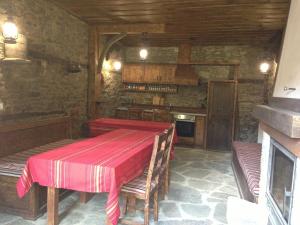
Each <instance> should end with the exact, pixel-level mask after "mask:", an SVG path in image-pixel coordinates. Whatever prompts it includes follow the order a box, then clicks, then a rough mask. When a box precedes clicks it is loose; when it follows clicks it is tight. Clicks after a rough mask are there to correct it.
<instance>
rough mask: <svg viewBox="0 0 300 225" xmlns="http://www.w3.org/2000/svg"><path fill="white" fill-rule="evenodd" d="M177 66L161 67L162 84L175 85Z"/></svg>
mask: <svg viewBox="0 0 300 225" xmlns="http://www.w3.org/2000/svg"><path fill="white" fill-rule="evenodd" d="M176 68H177V66H176V65H163V66H161V67H160V71H159V78H160V83H162V84H175V73H176Z"/></svg>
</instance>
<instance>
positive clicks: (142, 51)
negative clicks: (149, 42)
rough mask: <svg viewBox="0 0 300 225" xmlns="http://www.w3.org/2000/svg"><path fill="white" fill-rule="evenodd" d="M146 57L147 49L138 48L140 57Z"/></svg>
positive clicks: (143, 58) (142, 58) (144, 58)
mask: <svg viewBox="0 0 300 225" xmlns="http://www.w3.org/2000/svg"><path fill="white" fill-rule="evenodd" d="M147 57H148V50H147V49H146V48H142V49H141V50H140V58H141V60H146V59H147Z"/></svg>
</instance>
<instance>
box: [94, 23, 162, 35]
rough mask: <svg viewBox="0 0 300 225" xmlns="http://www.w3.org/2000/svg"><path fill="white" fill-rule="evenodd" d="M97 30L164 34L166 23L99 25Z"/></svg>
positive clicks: (100, 31)
mask: <svg viewBox="0 0 300 225" xmlns="http://www.w3.org/2000/svg"><path fill="white" fill-rule="evenodd" d="M96 27H97V31H98V33H101V34H120V33H126V34H141V33H152V34H162V33H165V30H166V26H165V24H148V23H146V24H145V23H138V24H119V25H97V26H96Z"/></svg>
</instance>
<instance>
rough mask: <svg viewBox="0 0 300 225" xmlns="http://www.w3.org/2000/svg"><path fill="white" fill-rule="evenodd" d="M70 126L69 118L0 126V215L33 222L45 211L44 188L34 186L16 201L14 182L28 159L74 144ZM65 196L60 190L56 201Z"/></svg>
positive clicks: (45, 191) (45, 195) (45, 194)
mask: <svg viewBox="0 0 300 225" xmlns="http://www.w3.org/2000/svg"><path fill="white" fill-rule="evenodd" d="M70 125H71V121H70V118H69V117H56V118H50V119H44V120H38V121H36V120H35V121H29V120H26V121H22V122H18V123H6V124H2V125H0V212H4V213H9V214H14V215H18V216H21V217H23V218H25V219H30V220H35V219H37V218H38V217H40V216H41V215H42V214H43V213H44V212H45V211H46V205H47V189H46V188H44V187H41V186H39V185H37V184H35V185H34V186H33V187H32V188H31V190H30V191H29V192H28V194H27V195H26V196H25V197H24V198H23V199H20V198H19V197H18V195H17V191H16V182H17V180H18V178H19V176H20V175H21V173H22V170H23V168H24V165H25V163H26V160H27V159H28V157H30V156H31V155H34V154H37V153H40V152H44V151H48V150H51V149H53V148H57V147H60V146H63V145H66V144H70V143H73V142H74V140H71V139H70V138H71V126H70ZM68 193H70V192H69V191H65V190H61V191H60V197H61V198H63V197H65V196H66V195H67V194H68Z"/></svg>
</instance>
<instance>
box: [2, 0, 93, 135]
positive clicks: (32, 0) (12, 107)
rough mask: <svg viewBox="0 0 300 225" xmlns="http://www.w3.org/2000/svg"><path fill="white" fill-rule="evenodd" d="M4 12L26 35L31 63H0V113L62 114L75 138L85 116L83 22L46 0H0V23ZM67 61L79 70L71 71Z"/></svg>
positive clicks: (85, 33) (85, 39)
mask: <svg viewBox="0 0 300 225" xmlns="http://www.w3.org/2000/svg"><path fill="white" fill-rule="evenodd" d="M8 13H9V14H11V15H13V16H14V17H13V18H14V21H15V22H16V25H17V26H18V29H19V32H20V33H21V34H24V35H25V36H26V37H27V42H28V59H30V63H2V64H1V70H0V102H1V104H2V105H3V109H0V117H1V118H2V120H4V119H7V118H13V119H17V118H19V117H24V115H27V116H29V117H36V116H43V115H48V114H60V113H62V114H67V115H71V116H72V117H73V124H74V129H73V130H74V134H75V135H76V136H78V135H79V131H80V127H81V124H82V122H83V121H85V120H86V105H87V90H86V89H87V60H88V45H87V43H88V31H87V30H88V27H87V25H86V24H85V23H83V22H82V21H80V20H79V19H77V18H75V17H73V16H71V15H70V14H68V13H67V12H65V11H64V10H62V9H59V8H58V7H56V6H55V5H54V4H52V3H50V2H49V1H45V0H14V1H12V0H1V1H0V24H3V22H4V21H5V20H6V19H7V14H8ZM1 48H2V51H3V45H1V44H0V49H1ZM0 55H1V50H0ZM2 57H3V54H2ZM70 63H73V64H80V65H81V72H78V73H70V72H69V70H68V68H69V64H70Z"/></svg>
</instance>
